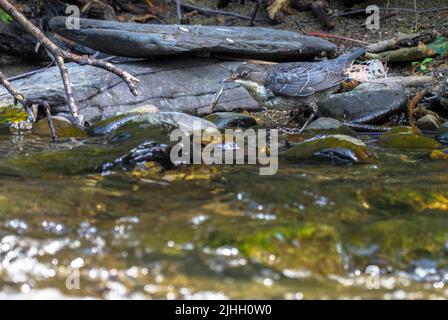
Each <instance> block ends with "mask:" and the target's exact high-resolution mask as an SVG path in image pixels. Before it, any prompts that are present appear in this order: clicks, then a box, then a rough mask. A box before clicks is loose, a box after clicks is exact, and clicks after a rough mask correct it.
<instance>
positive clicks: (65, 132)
mask: <svg viewBox="0 0 448 320" xmlns="http://www.w3.org/2000/svg"><path fill="white" fill-rule="evenodd" d="M51 119H52V121H53V125H54V128H55V131H56V136H57V137H58V138H84V137H87V133H86V132H85V131H84V130H83V129H82V128H80V127H77V126H75V125H73V124H72V123H71V122H70V121H69V120H68V119H66V118H64V117H59V116H53V117H51ZM31 132H32V133H33V134H36V135H38V136H44V137H50V136H51V131H50V126H49V125H48V119H47V118H44V119H41V120H40V121H38V122H36V123H35V124H34V125H33V129H32V131H31Z"/></svg>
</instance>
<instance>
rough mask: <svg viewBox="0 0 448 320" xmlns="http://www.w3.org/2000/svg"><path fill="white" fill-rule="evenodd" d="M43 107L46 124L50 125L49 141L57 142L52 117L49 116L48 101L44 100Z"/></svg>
mask: <svg viewBox="0 0 448 320" xmlns="http://www.w3.org/2000/svg"><path fill="white" fill-rule="evenodd" d="M43 107H44V110H45V113H46V115H47V121H48V126H49V127H50V133H51V141H53V142H58V136H57V135H56V129H55V127H54V124H53V119H52V117H51V111H50V105H49V104H48V102H45V103H44V106H43Z"/></svg>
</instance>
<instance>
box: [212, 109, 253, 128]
mask: <svg viewBox="0 0 448 320" xmlns="http://www.w3.org/2000/svg"><path fill="white" fill-rule="evenodd" d="M204 119H205V120H208V121H210V122H212V123H214V124H215V125H216V126H217V127H218V129H228V128H248V127H252V126H256V125H257V121H256V120H255V119H254V118H253V117H251V116H249V115H246V114H242V113H236V112H215V113H212V114H209V115H207V116H205V117H204Z"/></svg>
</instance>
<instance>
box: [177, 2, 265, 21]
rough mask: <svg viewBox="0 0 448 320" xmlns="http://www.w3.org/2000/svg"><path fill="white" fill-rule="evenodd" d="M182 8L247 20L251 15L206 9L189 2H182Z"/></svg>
mask: <svg viewBox="0 0 448 320" xmlns="http://www.w3.org/2000/svg"><path fill="white" fill-rule="evenodd" d="M182 8H184V9H187V10H190V11H197V12H199V13H202V14H205V15H220V16H229V17H235V18H239V19H242V20H249V21H250V20H252V17H248V16H243V15H241V14H238V13H235V12H230V11H224V10H214V9H206V8H201V7H198V6H194V5H191V4H182ZM255 21H261V20H259V19H255Z"/></svg>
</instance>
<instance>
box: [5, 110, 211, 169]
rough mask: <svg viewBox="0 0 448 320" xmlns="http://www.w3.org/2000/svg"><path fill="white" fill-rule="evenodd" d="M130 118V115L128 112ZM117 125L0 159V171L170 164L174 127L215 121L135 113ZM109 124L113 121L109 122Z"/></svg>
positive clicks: (190, 127)
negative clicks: (72, 142)
mask: <svg viewBox="0 0 448 320" xmlns="http://www.w3.org/2000/svg"><path fill="white" fill-rule="evenodd" d="M125 116H126V117H128V116H129V115H125ZM132 116H133V117H132V118H131V119H127V121H120V120H122V118H120V119H119V124H118V125H110V126H107V125H106V126H105V127H107V130H106V129H104V130H103V131H102V132H103V134H107V135H106V136H105V137H104V138H100V137H96V138H94V139H92V140H91V141H90V140H87V141H86V143H84V144H83V145H80V146H78V147H74V148H72V149H70V150H57V151H47V152H41V153H31V154H28V155H24V156H17V157H14V158H10V159H6V160H4V161H0V172H7V173H8V174H17V175H33V174H43V173H45V174H80V173H91V172H99V171H108V170H111V169H113V168H115V167H123V168H128V167H132V166H134V165H136V164H140V163H143V162H145V161H160V162H166V163H169V150H170V147H171V146H172V145H173V144H174V143H176V142H173V141H171V140H170V134H171V133H172V132H173V130H175V129H178V128H179V129H181V130H182V131H184V132H186V133H189V132H192V131H193V124H194V123H195V121H197V123H200V124H202V125H203V129H209V128H211V129H213V130H216V127H215V125H214V124H212V123H210V122H208V121H206V120H203V119H200V118H197V117H194V116H190V115H187V114H182V113H177V112H166V113H163V112H162V113H145V114H133V115H132ZM111 123H113V121H112V122H111ZM109 124H110V123H109Z"/></svg>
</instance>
